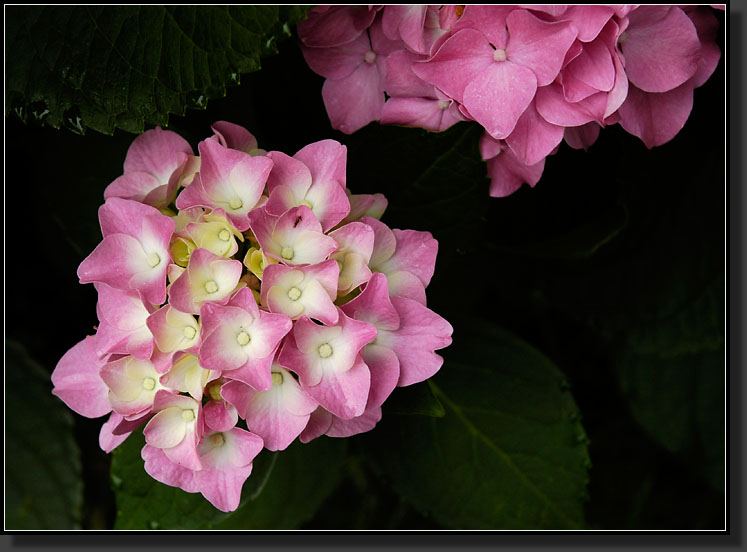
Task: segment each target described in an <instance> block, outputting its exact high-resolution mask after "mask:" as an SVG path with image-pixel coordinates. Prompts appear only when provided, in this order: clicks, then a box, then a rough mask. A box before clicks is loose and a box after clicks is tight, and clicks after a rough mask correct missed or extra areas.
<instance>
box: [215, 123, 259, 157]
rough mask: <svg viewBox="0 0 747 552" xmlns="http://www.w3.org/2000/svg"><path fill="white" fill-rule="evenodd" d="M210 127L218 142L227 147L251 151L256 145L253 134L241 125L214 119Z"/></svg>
mask: <svg viewBox="0 0 747 552" xmlns="http://www.w3.org/2000/svg"><path fill="white" fill-rule="evenodd" d="M210 128H211V129H212V130H213V132H215V134H216V135H217V136H218V141H219V142H220V144H221V145H222V146H225V147H227V148H230V149H235V150H239V151H243V152H245V153H251V152H252V151H253V150H256V149H257V147H258V144H257V139H256V138H255V137H254V135H253V134H252V133H251V132H249V131H248V130H246V129H245V128H244V127H242V126H239V125H236V124H234V123H229V122H228V121H216V122H215V123H213V124H212V125H211V126H210Z"/></svg>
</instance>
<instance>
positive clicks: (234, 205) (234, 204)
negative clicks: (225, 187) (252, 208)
mask: <svg viewBox="0 0 747 552" xmlns="http://www.w3.org/2000/svg"><path fill="white" fill-rule="evenodd" d="M228 206H229V207H231V209H233V210H234V211H235V210H236V209H241V208H242V207H243V206H244V202H243V201H241V198H240V197H234V198H231V201H229V202H228Z"/></svg>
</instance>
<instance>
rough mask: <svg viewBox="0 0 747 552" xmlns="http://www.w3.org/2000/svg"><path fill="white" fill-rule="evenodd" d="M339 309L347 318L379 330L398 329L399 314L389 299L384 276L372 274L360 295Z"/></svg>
mask: <svg viewBox="0 0 747 552" xmlns="http://www.w3.org/2000/svg"><path fill="white" fill-rule="evenodd" d="M340 308H341V309H342V311H343V312H344V313H345V314H346V315H348V316H349V317H351V318H355V319H356V320H363V321H364V322H369V323H371V324H373V325H374V326H376V327H377V328H378V329H380V330H390V331H393V330H396V329H397V328H399V314H397V310H396V309H395V308H394V305H392V301H391V299H390V298H389V286H388V284H387V279H386V276H384V275H383V274H381V273H376V274H374V275H373V276H372V277H371V280H369V282H368V283H367V284H366V287H365V289H364V290H363V291H362V292H361V294H360V295H359V296H358V297H356V298H355V299H353V300H352V301H349V302H348V303H345V304H344V305H343V306H342V307H340Z"/></svg>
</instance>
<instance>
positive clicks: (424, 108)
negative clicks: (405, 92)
mask: <svg viewBox="0 0 747 552" xmlns="http://www.w3.org/2000/svg"><path fill="white" fill-rule="evenodd" d="M447 107H448V106H447ZM443 119H444V109H443V108H442V107H441V103H440V100H437V99H431V98H389V100H387V102H386V103H385V104H384V107H383V108H382V110H381V124H382V125H403V126H409V127H418V128H424V129H426V130H431V131H434V132H439V131H441V130H445V128H447V127H444V128H442V126H443ZM454 122H456V121H454Z"/></svg>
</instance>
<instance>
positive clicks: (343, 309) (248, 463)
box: [52, 8, 452, 511]
mask: <svg viewBox="0 0 747 552" xmlns="http://www.w3.org/2000/svg"><path fill="white" fill-rule="evenodd" d="M327 11H329V12H330V13H328V14H327V16H325V17H320V18H319V19H317V20H316V23H314V24H315V25H318V26H325V25H327V26H328V25H330V24H332V23H334V22H339V21H353V20H354V21H357V22H358V23H357V24H360V25H362V27H361V32H357V34H356V33H350V34H354V35H355V36H353V37H352V39H353V40H354V39H356V37H359V36H363V33H364V32H365V33H366V37H367V36H368V31H367V30H366V29H367V26H368V25H369V24H370V23H371V21H373V19H374V18H375V17H376V13H378V9H371V10H369V9H368V8H360V9H358V8H356V9H350V8H345V9H338V8H330V9H329V10H327ZM415 11H418V10H414V11H413V13H414V12H415ZM421 11H422V10H421ZM320 13H321V12H320ZM413 13H410V12H409V11H408V12H407V13H404V14H403V17H404V19H407V21H405V22H401V24H398V25H397V26H396V29H397V32H398V33H404V34H406V35H407V37H410V38H411V33H412V30H413V29H415V28H417V27H418V26H419V25H420V23H418V22H416V23H417V24H412V22H411V21H410V20H409V19H408V18H410V17H412V16H413ZM438 13H440V12H438ZM438 13H437V12H436V11H434V9H432V8H428V9H427V10H426V17H425V23H424V26H426V27H427V26H428V24H429V21H430V24H433V17H434V14H435V15H438ZM415 15H417V14H415ZM418 17H419V16H418ZM429 18H430V19H429ZM310 25H311V24H310ZM379 31H380V29H379ZM379 31H377V32H379ZM437 34H438V33H432V34H431V35H428V36H430V37H434V36H436V35H437ZM335 36H337V37H338V38H335V39H334V40H338V39H340V37H345V36H347V35H346V34H345V33H344V32H342V33H339V34H338V35H335ZM381 36H382V37H383V34H382V35H381ZM410 38H407V40H410ZM334 40H333V42H334ZM366 40H368V38H366ZM397 40H399V39H397ZM403 40H404V38H403ZM429 40H430V39H428V37H426V39H425V40H424V44H425V45H426V47H427V46H428V44H431V42H432V41H431V42H429ZM391 42H392V40H390V39H389V38H386V37H383V38H382V40H381V43H382V44H384V45H387V44H388V45H389V46H391V44H390V43H391ZM314 47H315V48H321V47H322V46H314ZM412 78H417V77H415V76H414V74H412ZM212 131H213V133H214V134H213V135H212V136H210V137H208V138H206V139H205V140H203V141H202V142H200V143H199V146H198V148H197V149H198V151H199V153H200V156H199V157H196V156H191V157H188V158H186V159H187V161H186V162H185V163H186V164H185V165H183V166H182V165H178V164H177V163H176V161H179V160H180V159H181V160H183V159H184V158H183V157H182V156H181V155H172V153H173V151H172V150H174V148H176V145H179V144H181V146H179V147H182V149H183V150H185V151H182V152H181V153H183V154H184V155H190V154H188V153H187V148H186V147H183V146H184V144H182V142H181V141H180V140H176V139H174V137H173V136H171V134H164V131H162V130H161V129H154V130H152V131H147V132H146V133H145V134H144V135H143V136H144V138H142V137H141V138H139V139H138V140H137V143H136V144H134V145H133V147H132V148H130V152H128V160H129V159H146V160H151V162H152V163H151V165H148V167H150V168H151V169H152V170H154V171H155V170H156V169H155V168H154V167H155V165H158V164H159V163H162V164H163V167H162V168H163V170H164V171H165V172H164V173H163V174H166V173H168V171H172V172H171V173H169V174H170V175H171V176H168V179H171V180H170V181H169V182H170V184H169V186H171V185H173V182H176V183H177V184H176V187H175V188H174V194H173V196H172V195H168V194H171V188H168V187H167V188H164V189H159V191H158V193H157V194H156V193H154V194H151V195H150V196H148V195H147V194H146V195H142V194H140V195H139V196H137V197H135V196H133V197H127V198H123V197H116V196H113V195H111V193H109V192H107V199H106V202H105V203H104V205H103V206H102V207H101V209H100V211H99V219H100V222H101V230H102V234H103V240H102V242H101V243H100V244H99V245H98V246H97V247H96V249H95V250H94V251H93V253H91V255H89V256H88V257H87V258H86V259H85V260H84V261H83V262H82V263H81V265H80V268H79V270H78V274H79V277H80V280H81V282H92V283H94V285H95V288H96V291H97V292H98V296H99V298H98V303H97V307H96V308H97V314H98V318H99V321H100V323H99V326H98V328H97V332H96V334H95V335H93V336H89V337H86V338H85V339H84V340H83V341H81V342H80V343H78V344H76V345H75V346H73V347H72V348H71V349H70V350H69V351H68V352H67V353H66V354H65V355H64V356H63V357H62V359H60V361H59V363H58V365H57V367H56V368H55V370H54V372H53V374H52V382H53V384H54V390H53V393H54V394H55V395H56V396H58V397H59V398H60V399H61V400H62V401H64V402H65V404H67V405H68V406H69V407H70V408H71V409H72V410H74V411H75V412H77V413H79V414H81V415H83V416H87V417H94V418H97V417H101V416H105V415H107V414H108V415H109V416H108V418H107V419H106V420H105V421H104V422H103V424H102V427H101V431H100V433H99V445H100V446H101V448H102V449H103V450H104V451H106V452H110V451H112V450H114V449H115V448H116V447H117V446H119V445H120V444H121V443H122V442H124V441H125V440H126V439H127V438H128V437H129V435H131V434H132V433H133V432H135V431H140V430H142V431H143V434H144V435H145V442H146V444H145V446H144V447H143V449H142V452H141V456H142V459H143V460H144V463H145V464H144V468H145V471H146V472H147V473H148V474H149V475H150V476H151V477H153V478H154V479H156V480H158V481H160V482H162V483H165V484H167V485H171V486H175V487H179V488H181V489H183V490H184V491H186V492H190V493H201V494H202V495H203V496H204V497H205V498H206V499H207V500H208V501H210V502H211V503H212V504H213V505H214V506H215V507H216V508H218V509H220V510H223V511H232V510H235V509H236V508H237V507H238V505H239V503H240V501H241V490H242V487H243V485H244V482H245V481H246V479H247V478H248V477H249V476H250V475H251V472H252V466H253V461H254V458H255V457H256V456H257V454H259V453H260V451H261V450H262V449H263V448H267V449H268V450H272V451H283V450H285V449H286V448H288V446H290V445H291V443H293V442H294V441H296V440H300V441H301V442H302V443H307V442H309V441H310V440H312V439H316V438H318V437H320V436H322V435H326V436H327V437H334V438H343V437H348V436H351V435H355V434H357V433H362V432H365V431H370V430H372V429H373V428H374V427H375V426H376V424H377V423H378V422H379V420H381V417H382V414H383V411H382V404H383V403H384V402H385V401H386V399H387V398H388V397H389V395H390V394H391V393H392V391H393V390H394V389H395V388H396V387H397V386H404V385H411V384H413V383H416V382H419V381H423V380H424V379H427V378H428V377H430V376H432V375H433V374H434V373H435V372H436V371H438V370H439V368H440V367H441V358H440V357H439V356H438V355H437V354H436V353H435V352H434V351H435V350H437V349H440V348H442V347H445V346H447V345H448V344H449V343H450V342H451V332H452V328H451V326H450V325H449V324H448V322H446V321H445V320H443V319H442V318H441V317H440V316H438V315H437V314H435V313H434V312H432V311H431V310H429V309H428V308H426V307H425V304H426V296H425V289H426V287H427V286H428V284H429V283H430V280H431V278H432V277H433V273H434V268H435V262H436V253H437V251H438V244H437V242H436V240H435V239H433V237H432V236H431V234H430V233H429V232H422V231H416V230H399V229H395V230H392V229H390V228H389V227H388V226H387V225H386V224H385V223H383V222H381V221H379V218H380V217H381V216H382V215H383V213H384V211H385V209H386V207H387V200H386V198H385V197H384V196H383V195H381V194H354V193H352V191H351V190H350V189H349V188H348V187H347V179H346V164H347V149H346V148H345V146H343V145H342V144H340V143H339V142H336V141H334V140H322V141H319V142H316V143H313V144H309V145H307V146H306V147H304V148H302V149H300V150H299V151H298V152H296V154H295V155H293V156H292V157H290V156H288V155H286V154H285V153H282V152H279V151H271V152H266V151H265V150H262V149H261V148H259V144H258V142H257V139H256V138H255V137H254V136H253V135H252V134H251V133H250V132H249V131H248V130H246V129H244V128H243V127H241V126H238V125H235V124H233V123H229V122H227V121H219V122H217V123H215V124H214V125H213V126H212ZM175 144H176V145H175ZM148 148H153V151H149V150H148ZM169 148H171V149H169ZM177 149H178V148H177ZM188 151H191V150H188ZM169 152H171V153H169ZM142 163H145V161H142ZM142 163H141V164H142ZM138 166H139V165H138ZM159 166H160V165H159ZM164 167H165V168H164ZM185 167H187V168H188V169H189V170H190V171H193V172H192V173H191V175H189V176H184V175H185V174H186V173H185V171H186V170H187V169H185ZM128 168H131V164H130V162H129V161H128V163H126V167H125V169H126V171H127V170H128ZM133 170H134V169H133ZM180 171H181V172H180ZM159 174H161V173H159ZM173 175H177V176H176V177H174V176H173ZM161 176H163V175H161ZM163 178H166V177H163ZM168 179H167V180H168ZM120 184H121V181H120V183H118V184H117V186H119V185H120ZM116 189H117V187H116V186H115V187H112V188H109V189H108V190H116ZM167 192H168V194H167V195H168V197H169V198H170V199H169V202H168V203H167V204H161V203H159V204H158V207H159V208H161V209H162V210H163V212H161V211H159V209H157V208H156V207H154V206H153V205H150V204H148V202H149V201H150V200H151V199H153V198H154V197H165V196H163V195H162V194H164V193H167ZM164 213H172V214H171V215H170V216H169V215H166V214H164ZM174 213H175V214H174Z"/></svg>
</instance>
